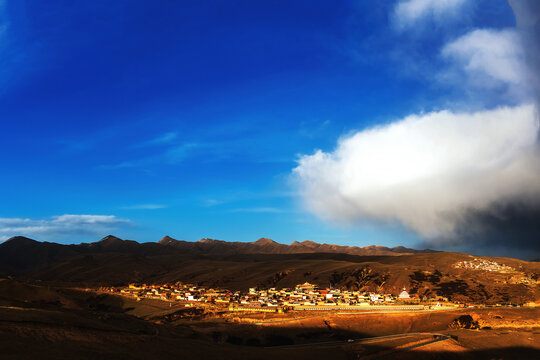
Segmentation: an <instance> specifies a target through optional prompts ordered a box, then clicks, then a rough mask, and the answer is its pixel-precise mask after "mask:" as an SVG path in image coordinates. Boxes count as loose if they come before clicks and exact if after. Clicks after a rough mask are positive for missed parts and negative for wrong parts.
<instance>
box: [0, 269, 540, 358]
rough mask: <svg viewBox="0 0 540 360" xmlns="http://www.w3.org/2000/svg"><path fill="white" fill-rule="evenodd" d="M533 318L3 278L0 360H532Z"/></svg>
mask: <svg viewBox="0 0 540 360" xmlns="http://www.w3.org/2000/svg"><path fill="white" fill-rule="evenodd" d="M539 313H540V312H539V310H538V309H536V308H506V307H494V308H486V309H458V310H453V311H440V312H428V313H399V314H338V313H333V312H327V313H316V314H313V313H311V314H307V313H304V314H294V313H288V314H234V315H232V314H230V313H226V312H220V311H219V310H217V309H215V308H212V307H204V306H201V307H192V308H185V307H183V306H181V305H175V306H174V307H171V305H170V304H168V303H166V302H164V301H159V300H142V301H134V300H131V299H126V298H123V297H119V296H114V295H107V294H99V293H97V292H95V291H93V290H88V289H80V288H79V289H76V288H67V287H55V286H51V285H35V284H27V283H24V282H20V281H16V280H12V279H2V280H0V339H1V340H0V344H1V347H2V353H1V354H0V358H2V359H28V358H36V357H38V358H41V359H73V358H79V359H97V358H115V359H176V358H202V359H205V358H216V359H274V358H284V359H285V358H296V359H313V358H325V357H331V358H333V359H354V358H361V359H378V358H389V359H408V358H413V357H414V358H419V359H424V358H425V359H432V358H435V359H492V358H497V359H507V358H508V359H509V358H512V359H533V358H537V357H538V355H539V354H540V347H539V346H538V344H539V343H540V342H539V340H540V336H539V335H540V325H539V322H538V315H539ZM388 335H392V336H388ZM128 354H129V355H128Z"/></svg>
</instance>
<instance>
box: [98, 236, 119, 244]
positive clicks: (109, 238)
mask: <svg viewBox="0 0 540 360" xmlns="http://www.w3.org/2000/svg"><path fill="white" fill-rule="evenodd" d="M123 241H124V240H122V239H120V238H117V237H116V236H113V235H107V236H105V237H104V238H103V239H101V240H99V242H100V243H107V244H109V243H118V242H123Z"/></svg>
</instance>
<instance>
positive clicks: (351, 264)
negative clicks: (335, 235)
mask: <svg viewBox="0 0 540 360" xmlns="http://www.w3.org/2000/svg"><path fill="white" fill-rule="evenodd" d="M301 249H305V250H301ZM319 249H320V250H319ZM327 249H328V250H327ZM302 251H303V252H302ZM405 251H406V252H405ZM474 259H476V258H475V257H474V256H471V255H467V254H460V253H451V252H431V251H426V250H424V251H415V250H412V249H404V248H397V250H396V248H394V249H390V248H384V247H366V248H355V247H344V246H337V245H326V244H317V243H313V242H304V243H293V244H291V245H284V244H278V243H276V242H274V241H272V240H270V239H260V240H257V241H256V242H252V243H240V242H232V243H229V242H225V241H219V240H210V239H203V240H200V241H197V242H188V241H178V240H174V239H171V238H168V237H165V238H164V239H162V240H160V241H159V242H158V243H142V244H140V243H137V242H135V241H129V240H121V239H119V238H116V237H113V236H107V237H105V238H103V239H102V240H101V241H98V242H95V243H90V244H79V245H60V244H56V243H45V242H38V241H35V240H31V239H27V238H22V237H17V238H12V239H10V240H8V241H6V242H4V243H3V244H0V264H1V266H2V268H1V269H0V270H1V271H2V273H3V275H11V276H16V277H21V278H27V279H39V280H42V281H47V282H71V283H84V284H89V285H107V284H126V283H130V282H155V283H158V282H175V281H183V282H192V283H199V284H201V285H206V286H219V287H226V288H230V289H240V290H245V289H247V288H249V287H252V286H260V287H292V286H294V285H296V284H298V283H302V282H305V281H308V282H312V283H316V284H318V285H320V286H322V287H329V286H334V287H346V288H349V289H362V290H369V291H374V290H377V289H379V290H380V291H384V292H388V293H395V294H397V293H399V292H400V291H401V289H402V288H403V287H405V288H407V290H408V291H409V292H410V293H411V294H417V295H419V296H430V295H434V294H437V295H442V296H447V297H449V298H451V299H453V300H455V301H463V302H481V303H501V302H504V303H507V302H513V303H524V302H528V301H536V300H538V299H539V293H538V290H537V285H536V280H537V279H538V274H540V264H539V263H537V262H527V261H521V260H517V259H510V258H481V259H480V260H474ZM484 260H485V262H486V264H489V263H491V262H496V263H498V264H504V266H507V267H508V269H512V270H509V271H488V270H482V269H474V268H467V267H465V268H463V267H462V268H459V267H458V264H468V263H469V262H470V263H473V264H474V262H475V261H484Z"/></svg>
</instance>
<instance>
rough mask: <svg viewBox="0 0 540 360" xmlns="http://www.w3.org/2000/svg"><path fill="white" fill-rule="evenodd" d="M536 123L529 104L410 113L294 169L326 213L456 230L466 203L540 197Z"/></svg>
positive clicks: (316, 208) (306, 194)
mask: <svg viewBox="0 0 540 360" xmlns="http://www.w3.org/2000/svg"><path fill="white" fill-rule="evenodd" d="M538 130H539V121H538V114H537V111H536V109H535V107H534V106H532V105H523V106H518V107H503V108H498V109H495V110H490V111H480V112H475V113H454V112H451V111H440V112H433V113H428V114H420V115H411V116H408V117H406V118H404V119H402V120H400V121H398V122H395V123H392V124H389V125H385V126H380V127H375V128H372V129H367V130H364V131H359V132H357V133H355V134H352V135H350V136H347V137H345V138H342V139H340V140H339V142H338V146H337V148H336V149H335V150H334V151H333V152H329V153H325V152H322V151H320V150H319V151H317V152H315V153H314V154H313V155H305V156H303V157H301V158H300V159H299V161H298V166H297V167H296V168H295V169H294V175H295V178H296V180H297V181H298V186H299V188H300V191H301V193H302V197H303V199H304V201H305V205H306V207H307V209H309V210H310V211H312V212H314V213H315V214H317V215H318V216H320V217H322V218H324V219H328V220H333V221H337V222H349V223H354V222H357V221H359V220H364V219H367V220H374V221H396V220H397V221H399V222H401V223H402V224H403V225H404V226H406V227H408V228H410V229H412V230H414V231H416V232H417V233H418V234H420V235H421V236H423V237H426V238H438V237H452V236H455V235H456V234H455V232H456V226H457V225H458V224H459V223H460V222H461V221H462V220H463V217H464V216H465V214H466V212H467V211H468V210H471V209H472V210H478V211H487V210H489V207H490V206H491V205H492V204H493V203H495V202H498V203H500V202H502V203H504V202H506V201H515V200H522V201H533V200H532V199H539V196H540V181H538V179H539V178H540V165H539V161H538V159H539V157H538V149H537V144H536V140H537V134H538Z"/></svg>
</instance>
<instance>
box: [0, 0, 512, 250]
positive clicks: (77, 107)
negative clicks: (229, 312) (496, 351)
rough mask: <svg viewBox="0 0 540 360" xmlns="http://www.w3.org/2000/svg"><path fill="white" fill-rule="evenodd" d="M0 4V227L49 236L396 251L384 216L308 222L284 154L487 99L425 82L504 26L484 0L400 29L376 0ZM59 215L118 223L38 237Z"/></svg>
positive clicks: (399, 233) (505, 19)
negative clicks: (465, 45) (465, 47)
mask: <svg viewBox="0 0 540 360" xmlns="http://www.w3.org/2000/svg"><path fill="white" fill-rule="evenodd" d="M0 4H2V5H1V6H0V11H1V13H0V29H1V30H0V123H1V130H0V169H1V172H2V176H0V189H1V190H0V204H1V206H0V218H4V232H3V233H1V234H0V235H1V236H3V237H4V238H6V237H8V236H10V235H17V234H18V233H22V234H25V235H28V236H31V237H33V238H36V239H38V240H55V241H59V242H66V243H69V242H75V243H77V242H81V241H91V240H97V239H99V238H100V237H101V236H103V235H106V234H107V233H109V232H111V233H114V234H115V235H117V236H120V237H124V238H131V239H134V240H138V241H157V240H159V239H160V238H161V237H162V236H164V235H170V236H172V237H174V238H178V239H186V240H197V239H199V238H202V237H211V238H218V239H224V240H236V241H253V240H256V239H257V238H259V237H262V236H265V237H270V238H272V239H274V240H276V241H278V242H282V243H289V242H292V241H294V240H299V241H302V240H306V239H309V240H313V241H318V242H326V243H337V244H347V245H358V246H365V245H370V244H379V245H387V246H396V245H405V246H414V245H415V244H416V243H417V241H418V240H419V239H418V237H417V236H416V235H414V234H412V233H411V232H408V231H405V230H403V229H402V228H401V227H399V226H398V225H395V224H368V223H362V224H356V225H349V226H343V225H339V224H335V223H329V222H325V221H323V220H321V219H319V218H317V217H315V216H314V215H311V214H310V213H309V211H306V209H305V208H304V207H302V205H301V201H300V199H299V198H298V196H297V195H296V188H295V185H294V181H293V180H292V179H291V171H292V169H293V168H294V167H295V166H296V164H297V163H296V160H297V159H298V157H299V156H300V155H301V154H311V153H313V152H314V151H315V150H316V149H322V150H324V151H331V150H332V149H333V148H334V147H335V146H336V143H337V140H338V138H339V137H340V136H343V135H346V134H348V133H349V132H351V131H354V130H361V129H364V128H366V127H370V126H374V125H376V124H385V123H388V122H390V121H393V120H395V119H398V118H401V117H404V116H406V115H408V114H411V113H418V112H422V111H430V110H437V109H440V108H443V107H446V106H448V105H449V104H451V105H452V106H453V107H455V108H460V107H461V108H463V107H466V108H474V107H476V106H479V104H481V105H482V106H493V105H494V104H496V103H497V102H498V98H497V94H494V95H493V96H491V97H488V98H482V99H481V100H479V98H478V97H477V96H473V95H470V94H464V92H463V91H462V89H456V88H455V87H453V86H451V85H448V84H446V83H444V82H436V81H433V78H432V75H433V74H434V73H435V72H436V69H438V68H439V67H440V66H441V64H442V63H443V60H442V59H440V56H439V52H440V48H441V46H442V45H444V43H446V42H447V41H448V40H449V39H451V38H455V37H457V36H461V35H463V34H465V33H466V32H467V31H470V30H471V29H475V28H480V27H485V28H494V29H499V28H505V27H513V26H514V24H515V20H514V16H513V13H512V10H511V8H510V7H509V6H508V4H507V3H506V2H505V1H496V0H493V1H484V2H478V3H475V4H468V5H467V6H466V11H465V14H466V16H460V17H457V18H454V19H450V20H448V21H444V22H443V23H440V24H435V23H430V22H429V21H427V23H424V24H423V25H420V26H419V27H418V28H417V29H413V30H412V31H408V32H403V31H397V30H396V29H395V26H393V25H392V19H391V14H392V11H393V9H394V7H395V5H396V4H395V2H392V1H389V2H378V1H341V2H335V1H313V0H309V1H195V2H193V1H165V0H158V1H156V0H154V1H134V0H132V1H97V0H96V1H85V2H81V1H77V2H73V1H67V0H66V1H56V0H50V1H22V0H21V1H7V2H3V1H1V2H0ZM422 27H425V28H428V29H429V31H425V30H426V29H425V28H424V29H422ZM64 214H75V215H77V214H79V215H80V214H86V215H113V216H115V219H120V221H119V222H118V223H114V224H103V229H102V228H101V227H100V226H101V225H99V226H97V229H98V230H96V231H94V230H91V229H89V228H84V229H83V230H84V231H79V232H77V231H78V229H79V228H77V227H74V228H73V229H74V231H70V229H67V228H61V229H58V228H55V227H53V228H52V229H49V228H46V227H47V226H49V225H50V224H51V223H54V222H55V220H54V219H57V218H55V217H57V216H61V215H64ZM6 219H7V220H6ZM9 219H12V224H11V225H10V224H9V221H8V220H9ZM17 219H18V220H17ZM123 220H126V222H124V221H123ZM127 221H129V223H128V222H127ZM25 222H26V223H27V224H30V225H31V226H32V228H31V229H26V228H25V227H24V226H21V225H20V224H24V223H25ZM113 222H114V221H113ZM36 223H37V224H42V225H43V227H44V230H43V231H40V230H39V229H36V228H35V224H36ZM6 224H7V225H6ZM14 224H15V225H14ZM0 226H2V224H1V223H0ZM8 227H11V229H12V230H9V229H8V230H6V229H7V228H8ZM45 228H46V229H45ZM81 229H82V228H81ZM76 230H77V231H76ZM10 231H11V232H12V233H10Z"/></svg>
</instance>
